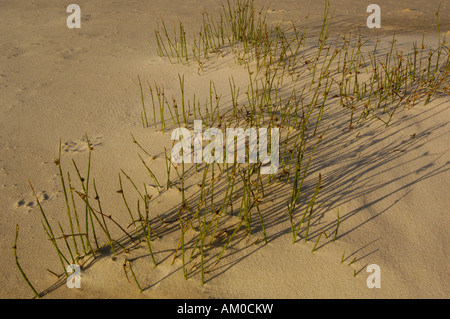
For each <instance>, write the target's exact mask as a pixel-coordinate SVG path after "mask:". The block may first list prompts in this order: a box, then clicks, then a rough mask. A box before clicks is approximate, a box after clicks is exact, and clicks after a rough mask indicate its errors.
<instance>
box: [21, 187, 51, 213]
mask: <svg viewBox="0 0 450 319" xmlns="http://www.w3.org/2000/svg"><path fill="white" fill-rule="evenodd" d="M36 195H37V198H38V200H39V203H41V204H42V203H44V202H46V201H48V200H51V199H52V198H54V197H55V195H53V194H49V193H47V192H46V191H41V192H38V193H37V194H36ZM36 206H37V201H36V199H35V198H34V196H33V195H31V194H30V195H29V196H27V197H25V198H23V197H22V198H21V199H19V200H18V201H17V202H16V203H15V206H14V208H16V209H20V210H25V211H27V212H29V211H30V210H32V209H33V208H35V207H36Z"/></svg>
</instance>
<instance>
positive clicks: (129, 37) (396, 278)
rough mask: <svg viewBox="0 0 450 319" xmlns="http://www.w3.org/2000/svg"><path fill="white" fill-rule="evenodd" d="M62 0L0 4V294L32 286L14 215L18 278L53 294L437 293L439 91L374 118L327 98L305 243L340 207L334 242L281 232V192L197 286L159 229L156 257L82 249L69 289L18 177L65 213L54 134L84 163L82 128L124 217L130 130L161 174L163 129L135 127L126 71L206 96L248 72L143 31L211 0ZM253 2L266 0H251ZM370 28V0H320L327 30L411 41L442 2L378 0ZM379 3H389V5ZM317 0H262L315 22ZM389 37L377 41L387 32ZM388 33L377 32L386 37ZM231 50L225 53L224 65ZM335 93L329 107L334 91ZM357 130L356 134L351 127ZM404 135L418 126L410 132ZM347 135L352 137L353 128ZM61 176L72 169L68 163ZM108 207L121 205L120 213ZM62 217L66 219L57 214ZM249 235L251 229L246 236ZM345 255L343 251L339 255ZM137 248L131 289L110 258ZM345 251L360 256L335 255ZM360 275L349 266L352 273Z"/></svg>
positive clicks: (442, 152) (442, 129)
mask: <svg viewBox="0 0 450 319" xmlns="http://www.w3.org/2000/svg"><path fill="white" fill-rule="evenodd" d="M70 3H71V2H70V1H62V2H61V1H58V2H57V1H33V2H31V3H30V2H28V1H0V12H1V13H0V15H1V19H0V30H1V31H0V32H1V37H0V92H1V100H0V113H1V116H0V201H1V203H2V205H1V208H0V238H1V239H0V256H1V257H0V262H1V264H0V265H1V267H0V283H1V285H0V297H2V298H29V297H32V293H31V291H30V290H29V289H28V287H27V286H26V284H25V283H24V282H23V280H22V278H21V277H20V275H19V273H18V271H17V269H16V268H15V264H14V260H13V254H12V249H11V247H12V245H13V239H14V227H15V224H19V225H20V238H19V243H18V245H19V257H20V261H21V264H22V266H23V268H24V269H25V270H26V272H27V274H28V276H29V278H30V280H31V281H32V282H33V284H34V285H35V286H36V288H37V289H38V290H39V291H40V292H43V291H45V292H48V295H47V296H48V297H50V298H67V297H80V298H85V297H98V298H106V297H112V298H116V297H130V298H139V297H144V298H172V297H194V298H196V297H198V298H205V297H216V298H228V297H238V298H240V297H242V298H252V297H262V298H264V297H272V298H274V297H275V298H278V297H280V298H303V297H305V298H311V297H327V298H328V297H331V298H343V297H350V298H355V297H364V298H385V297H387V298H390V297H400V298H405V297H412V298H428V297H438V298H447V297H448V296H449V290H450V280H449V279H450V278H449V273H448V265H449V250H448V242H449V236H448V227H449V217H448V214H447V213H446V211H448V208H447V207H448V206H449V205H450V200H449V191H448V189H449V182H448V181H449V180H450V173H449V163H450V157H449V149H448V145H449V142H450V135H449V128H448V120H449V119H450V113H449V112H450V110H449V105H450V104H449V103H450V100H449V98H448V96H447V97H441V98H439V99H436V100H434V101H433V102H432V103H430V104H429V105H427V106H423V105H418V106H416V107H415V108H413V109H411V110H406V109H405V110H402V111H400V112H399V113H398V114H396V118H395V121H394V123H393V124H392V125H391V127H390V128H389V129H384V125H383V123H381V122H380V121H373V122H368V123H366V125H365V126H364V127H362V128H357V129H356V130H354V131H348V129H347V125H348V123H347V122H348V118H346V117H344V116H343V115H342V114H341V113H340V110H339V108H338V107H336V108H333V105H334V104H333V103H331V102H330V112H329V113H327V115H326V118H325V121H326V120H328V121H330V123H333V125H332V128H331V130H330V132H329V133H328V134H327V139H326V140H325V142H324V143H323V144H321V145H320V149H318V151H317V154H320V155H319V156H318V157H317V158H316V161H315V162H314V166H313V167H312V175H311V176H312V177H311V181H310V184H311V185H312V184H313V182H314V178H317V175H318V173H319V172H320V173H321V174H322V176H323V178H324V191H323V193H321V196H320V198H319V201H318V209H319V210H320V212H321V213H322V216H321V218H319V219H317V221H316V224H315V228H314V232H313V234H312V235H313V241H315V239H316V238H317V236H318V235H319V233H320V231H321V230H322V229H326V230H328V232H332V229H333V228H332V225H333V223H334V221H335V219H336V214H337V211H338V209H339V212H340V215H341V219H342V225H341V228H340V234H341V236H340V238H339V240H338V241H337V242H335V243H334V242H331V241H330V240H328V241H325V240H324V241H321V243H322V244H321V245H319V249H318V251H316V252H315V253H314V254H311V253H310V251H311V249H312V246H313V242H308V243H304V242H298V243H297V244H295V245H292V243H291V235H290V233H289V231H288V229H289V222H288V219H287V216H286V214H285V202H283V201H282V200H281V199H280V200H279V201H276V200H275V201H274V202H271V203H268V204H267V206H268V211H269V217H268V226H267V228H268V234H269V237H270V243H269V244H268V245H267V246H264V245H263V244H262V243H258V244H253V243H254V241H255V238H246V237H242V240H241V241H240V242H239V244H236V245H234V246H233V247H232V248H230V252H229V254H228V255H226V256H225V257H224V259H223V262H222V263H221V264H219V265H218V266H217V267H216V268H215V269H214V270H213V271H212V272H211V274H209V276H208V277H207V283H206V284H205V286H203V287H202V286H200V284H199V279H198V273H197V274H195V275H194V276H192V277H191V278H190V279H189V280H187V281H185V280H184V279H183V278H182V273H181V269H180V267H181V263H180V262H179V260H177V261H176V262H175V264H174V265H173V266H171V265H170V261H171V259H172V254H173V251H170V250H169V249H173V246H174V244H173V243H176V242H177V240H178V238H179V234H178V233H176V232H171V231H168V232H167V235H166V236H165V237H164V241H163V240H161V241H157V242H155V250H156V251H159V253H158V254H157V259H158V260H159V261H162V263H161V265H159V266H158V267H157V268H156V269H153V267H152V265H151V263H150V262H149V258H148V256H147V257H146V258H140V257H142V256H143V255H144V256H145V255H146V251H145V247H144V246H141V247H136V249H133V250H132V251H130V253H129V254H128V255H127V254H123V255H121V256H119V257H118V258H117V259H113V258H111V256H104V258H100V259H97V260H95V261H91V260H88V261H87V262H86V264H85V266H84V268H83V281H82V289H80V290H75V289H72V290H70V289H67V288H66V286H65V283H64V282H59V283H57V284H55V277H54V276H53V275H52V274H50V273H49V272H47V271H46V270H45V269H46V268H49V269H53V270H56V269H58V268H57V267H58V266H59V265H58V264H57V257H56V255H55V253H54V251H53V247H52V246H51V244H50V243H49V241H48V240H47V239H46V238H45V234H44V232H43V231H42V229H41V225H40V221H41V216H40V214H39V211H38V209H37V207H36V203H35V201H34V199H33V197H32V193H31V191H30V188H29V186H28V183H27V177H29V178H30V180H31V181H32V183H33V185H34V186H35V188H36V191H37V192H38V195H39V197H40V200H42V203H43V206H44V208H45V209H46V211H47V212H51V213H49V216H51V217H50V220H51V222H52V223H57V221H58V220H60V221H62V220H64V217H65V214H66V212H65V208H64V200H63V194H62V193H61V191H60V187H59V177H58V174H57V168H56V166H55V165H54V163H53V159H54V158H55V157H56V156H57V151H58V143H59V140H60V139H61V141H62V144H63V151H64V152H63V165H65V166H64V167H65V168H67V169H68V168H69V166H70V163H71V160H72V159H75V160H76V161H77V163H80V166H81V167H82V168H83V169H85V166H86V165H85V163H86V159H87V147H86V145H85V142H84V141H83V136H84V133H85V132H87V133H88V134H89V137H90V139H91V140H92V143H93V144H94V152H93V167H92V172H93V173H92V174H93V176H94V177H95V178H96V182H97V186H98V188H99V191H100V193H102V194H105V195H102V196H104V197H102V204H103V205H104V210H105V211H112V214H113V215H114V216H116V218H117V220H118V221H121V222H123V223H124V224H127V223H128V218H127V216H125V212H124V211H123V208H122V206H123V203H122V202H121V198H120V197H118V196H117V194H116V192H115V191H117V189H118V181H117V174H118V172H119V171H120V169H124V170H125V171H126V172H129V174H130V175H131V176H133V177H135V178H140V176H141V175H142V165H141V164H140V160H139V158H138V157H137V151H138V149H137V148H136V146H135V145H134V144H133V143H132V139H131V136H130V134H129V133H130V132H132V133H133V135H134V136H135V137H136V139H138V140H139V141H142V144H143V145H145V147H146V148H147V149H148V150H149V152H150V153H152V154H157V155H160V156H158V157H157V158H156V159H155V161H154V163H152V165H155V167H156V170H155V171H156V172H157V175H158V176H161V177H162V176H164V174H165V173H164V171H165V168H164V165H165V162H164V160H163V159H162V157H161V152H163V150H164V146H166V147H169V146H170V135H169V134H168V133H165V134H163V133H160V132H157V133H155V132H154V131H153V129H142V126H141V123H140V110H141V108H140V96H139V87H138V85H137V74H140V75H141V77H142V78H143V79H145V80H149V81H156V82H158V83H162V84H164V85H165V87H166V88H167V90H168V92H171V93H172V94H176V93H175V92H176V90H177V85H178V82H177V81H178V74H179V73H184V74H185V76H186V91H187V92H190V93H189V95H191V94H193V93H194V92H198V93H197V94H200V95H201V94H202V92H203V93H204V92H205V87H208V86H209V82H210V80H211V79H212V80H213V81H214V82H215V84H216V86H217V89H218V91H220V92H228V90H229V89H228V76H229V75H231V74H232V75H233V77H234V78H235V80H236V84H237V85H239V86H246V85H247V84H248V83H247V81H248V74H247V71H246V70H245V69H244V70H242V68H240V67H238V66H235V65H233V64H231V63H229V61H228V60H226V59H224V60H223V61H222V60H220V59H216V60H214V61H213V62H212V63H211V65H209V66H208V72H206V73H205V74H203V75H201V76H199V75H198V74H197V70H196V68H195V67H185V66H180V65H171V64H170V63H169V62H168V61H167V60H165V59H162V58H159V57H158V56H157V55H156V50H155V41H154V36H153V30H154V28H155V27H156V21H157V18H158V17H159V16H162V17H164V19H165V21H166V23H167V24H168V25H171V24H172V23H176V22H177V20H178V18H181V19H182V20H183V22H184V23H185V25H186V28H187V29H188V33H189V30H197V28H198V25H199V23H200V19H201V8H202V7H205V8H206V9H208V10H209V11H214V10H215V9H217V8H218V3H217V2H215V1H214V2H212V1H197V0H190V1H160V0H157V1H153V0H152V1H125V0H122V1H102V2H98V1H97V2H92V1H78V2H77V3H78V4H79V5H80V7H81V8H82V16H83V21H82V28H81V29H80V30H70V29H68V28H67V27H66V26H65V20H66V17H67V14H66V13H65V8H66V6H67V5H68V4H70ZM261 3H263V2H261ZM377 3H378V4H379V5H380V6H381V7H382V10H383V12H382V29H381V30H379V31H378V32H375V31H373V30H371V31H368V30H367V28H366V27H365V18H366V16H367V14H366V13H365V9H366V5H367V4H369V2H367V4H366V2H360V1H349V0H345V1H332V7H334V8H336V13H335V22H334V24H333V25H332V26H333V28H332V30H331V31H332V33H334V34H336V33H345V32H348V31H350V30H352V31H353V32H357V31H361V32H362V33H365V34H368V35H373V34H375V33H378V34H380V35H385V36H386V37H390V36H392V33H393V32H394V31H395V32H396V33H397V34H399V35H401V37H400V40H399V42H400V43H402V44H403V43H404V44H406V45H407V47H410V44H411V43H412V42H413V41H418V42H420V41H421V39H422V32H425V33H426V34H427V36H428V38H427V39H428V41H431V42H432V41H435V40H436V39H435V38H433V35H432V33H433V32H435V16H434V12H435V10H436V8H437V4H438V1H427V2H426V6H424V4H423V2H422V1H402V2H400V1H393V0H391V1H378V2H377ZM385 8H386V9H385ZM322 11H323V9H322V3H318V2H317V1H293V0H282V1H273V3H272V6H271V13H270V19H272V21H290V20H295V21H298V22H299V23H302V22H303V21H304V17H305V16H306V15H308V14H309V15H310V17H309V18H308V21H310V28H311V31H313V30H314V29H315V28H316V26H318V25H320V19H321V14H322ZM449 13H450V8H449V5H448V3H445V2H443V3H442V5H441V18H442V21H441V30H442V31H444V32H445V31H448V30H450V21H449V20H448V16H449ZM383 39H387V38H383ZM386 41H387V40H386ZM227 61H228V62H227ZM335 105H336V106H339V104H338V103H337V104H335ZM358 134H359V135H358ZM414 134H415V135H414ZM357 135H358V136H357ZM71 173H73V171H71ZM179 197H180V195H179V194H178V193H177V192H172V193H171V192H168V193H166V194H164V197H162V198H161V199H160V200H159V202H158V203H156V204H155V207H154V208H153V209H154V211H156V212H160V213H163V212H165V211H167V210H170V209H173V207H174V206H176V205H177V204H178V203H179ZM117 207H121V209H120V212H119V211H118V210H117ZM63 227H67V225H63ZM256 238H257V237H256ZM344 251H345V252H346V256H347V257H346V262H345V263H344V264H341V263H340V258H341V256H342V253H343V252H344ZM125 257H126V258H136V259H135V271H136V273H137V274H139V278H140V280H141V282H142V283H143V284H144V285H145V287H147V289H146V291H145V293H144V294H139V292H138V291H137V289H136V287H135V286H134V285H133V284H129V283H128V282H127V280H126V277H125V275H124V273H123V269H122V260H123V258H125ZM355 257H356V261H355V262H354V263H353V264H352V265H351V266H348V265H347V264H348V263H349V262H350V261H351V260H352V259H353V258H355ZM369 264H378V265H379V266H380V267H381V271H382V288H381V289H368V288H367V286H366V278H367V275H368V274H367V273H366V272H365V268H366V266H367V265H369ZM354 270H356V271H357V272H358V275H357V276H356V277H355V278H354V277H353V271H354Z"/></svg>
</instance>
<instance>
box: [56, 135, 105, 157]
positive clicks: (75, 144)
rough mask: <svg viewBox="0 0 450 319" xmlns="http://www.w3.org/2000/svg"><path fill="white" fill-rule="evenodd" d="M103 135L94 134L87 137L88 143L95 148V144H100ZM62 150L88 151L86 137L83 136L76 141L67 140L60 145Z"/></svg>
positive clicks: (71, 151) (73, 151)
mask: <svg viewBox="0 0 450 319" xmlns="http://www.w3.org/2000/svg"><path fill="white" fill-rule="evenodd" d="M102 142H103V137H102V136H95V137H93V138H91V137H90V138H89V144H90V146H91V147H92V148H95V147H97V146H100V145H102ZM62 150H63V151H64V152H66V153H81V152H84V151H88V145H87V143H86V138H85V137H83V138H82V139H80V140H77V141H69V142H65V143H64V144H63V145H62Z"/></svg>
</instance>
